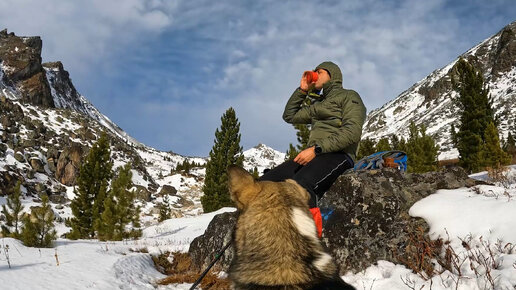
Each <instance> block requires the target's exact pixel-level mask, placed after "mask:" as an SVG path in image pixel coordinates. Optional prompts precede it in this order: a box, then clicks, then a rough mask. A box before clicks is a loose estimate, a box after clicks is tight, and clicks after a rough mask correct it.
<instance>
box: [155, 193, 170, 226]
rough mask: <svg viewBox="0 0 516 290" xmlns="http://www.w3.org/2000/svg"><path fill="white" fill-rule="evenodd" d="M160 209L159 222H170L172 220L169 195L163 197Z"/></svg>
mask: <svg viewBox="0 0 516 290" xmlns="http://www.w3.org/2000/svg"><path fill="white" fill-rule="evenodd" d="M158 208H159V218H158V221H159V222H162V221H164V220H168V219H169V218H170V204H169V199H168V194H165V196H163V202H161V203H160V204H159V206H158Z"/></svg>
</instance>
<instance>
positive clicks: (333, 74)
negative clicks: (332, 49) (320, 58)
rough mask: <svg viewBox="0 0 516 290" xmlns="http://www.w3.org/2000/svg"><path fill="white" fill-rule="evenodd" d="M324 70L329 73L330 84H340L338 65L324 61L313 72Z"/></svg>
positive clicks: (340, 75) (340, 76) (340, 73)
mask: <svg viewBox="0 0 516 290" xmlns="http://www.w3.org/2000/svg"><path fill="white" fill-rule="evenodd" d="M320 68H322V69H325V70H327V71H328V72H329V73H330V78H331V80H330V82H336V83H341V84H342V72H341V71H340V68H339V66H338V65H336V64H334V63H333V62H331V61H325V62H323V63H321V64H320V65H318V66H317V67H316V68H315V70H314V71H317V70H318V69H320Z"/></svg>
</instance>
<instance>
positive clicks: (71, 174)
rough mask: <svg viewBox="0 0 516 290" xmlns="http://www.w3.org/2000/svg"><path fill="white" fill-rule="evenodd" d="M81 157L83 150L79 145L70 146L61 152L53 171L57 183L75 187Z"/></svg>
mask: <svg viewBox="0 0 516 290" xmlns="http://www.w3.org/2000/svg"><path fill="white" fill-rule="evenodd" d="M82 155H83V149H82V146H81V145H80V144H72V146H70V147H67V148H66V149H65V150H63V152H62V153H61V154H60V155H59V159H58V160H57V168H56V171H55V172H56V173H55V176H56V179H57V180H59V182H61V183H62V184H64V185H67V186H72V185H75V180H76V179H77V176H78V175H79V168H80V165H81V159H82Z"/></svg>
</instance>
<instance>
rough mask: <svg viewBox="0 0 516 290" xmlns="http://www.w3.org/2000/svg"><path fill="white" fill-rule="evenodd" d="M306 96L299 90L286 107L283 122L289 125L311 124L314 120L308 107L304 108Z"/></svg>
mask: <svg viewBox="0 0 516 290" xmlns="http://www.w3.org/2000/svg"><path fill="white" fill-rule="evenodd" d="M305 99H306V94H305V93H303V92H302V91H301V90H300V89H299V88H297V89H296V90H295V91H294V93H293V94H292V96H290V99H289V100H288V102H287V105H285V111H283V120H285V122H287V123H289V124H310V123H311V122H312V118H311V117H310V111H309V109H308V107H303V106H302V105H303V102H304V100H305Z"/></svg>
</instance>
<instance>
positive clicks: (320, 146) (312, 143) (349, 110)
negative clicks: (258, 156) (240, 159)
mask: <svg viewBox="0 0 516 290" xmlns="http://www.w3.org/2000/svg"><path fill="white" fill-rule="evenodd" d="M314 72H316V73H317V74H318V79H317V81H316V82H315V84H308V83H307V80H306V78H305V77H304V76H303V77H302V78H301V83H300V86H299V88H297V89H296V90H295V91H294V93H293V94H292V96H291V97H290V99H289V100H288V102H287V105H286V106H285V111H284V113H283V119H284V120H285V121H286V122H287V123H290V124H310V138H309V140H308V148H307V149H305V150H303V151H301V152H300V153H299V154H298V155H297V156H296V158H294V160H289V161H286V162H284V163H282V164H281V165H279V166H277V167H276V168H274V169H272V170H270V171H268V172H267V173H265V174H264V175H263V176H262V177H261V178H260V180H270V181H283V180H285V179H294V180H295V181H297V183H299V184H300V185H301V186H303V187H304V188H305V189H306V190H307V191H308V192H309V193H310V196H311V200H310V204H309V206H310V208H316V207H317V200H318V199H319V198H321V197H322V195H323V194H324V193H325V192H326V190H328V189H329V188H330V186H331V185H332V184H333V182H335V180H336V179H337V177H339V175H341V174H342V173H343V172H344V171H346V170H347V169H349V168H351V167H353V165H354V160H355V157H356V152H357V149H358V143H359V142H360V138H361V136H362V126H363V124H364V121H365V118H366V108H365V106H364V104H363V102H362V99H361V98H360V96H359V95H358V93H357V92H355V91H353V90H347V89H344V88H343V87H342V73H341V71H340V68H339V67H338V66H337V65H336V64H334V63H333V62H329V61H327V62H323V63H321V64H320V65H318V66H317V67H316V68H315V70H314ZM307 97H309V98H312V99H311V102H310V105H306V103H307V102H305V100H306V98H307ZM312 213H313V212H312Z"/></svg>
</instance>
